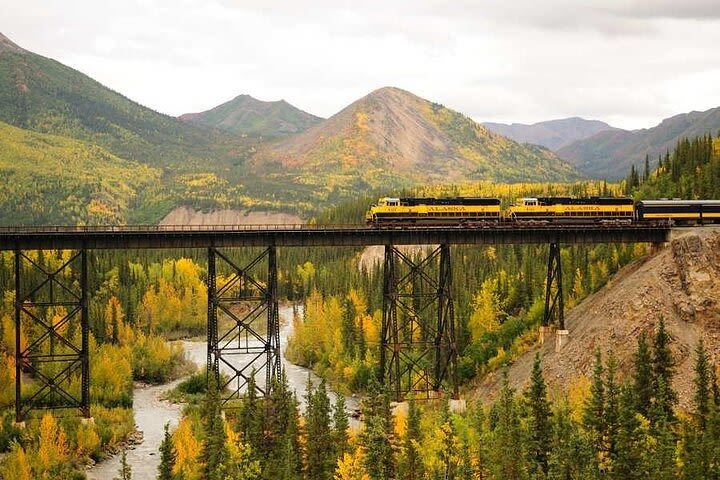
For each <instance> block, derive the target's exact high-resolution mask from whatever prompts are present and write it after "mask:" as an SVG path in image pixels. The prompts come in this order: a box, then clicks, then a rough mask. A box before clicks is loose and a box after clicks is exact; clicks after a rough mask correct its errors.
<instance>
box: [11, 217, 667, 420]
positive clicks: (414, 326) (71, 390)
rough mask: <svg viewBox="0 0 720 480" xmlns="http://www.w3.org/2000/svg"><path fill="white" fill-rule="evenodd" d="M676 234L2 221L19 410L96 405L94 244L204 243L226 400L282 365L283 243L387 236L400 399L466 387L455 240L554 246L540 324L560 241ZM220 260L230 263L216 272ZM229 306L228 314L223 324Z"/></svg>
mask: <svg viewBox="0 0 720 480" xmlns="http://www.w3.org/2000/svg"><path fill="white" fill-rule="evenodd" d="M669 235H670V225H668V224H665V223H656V224H624V225H618V224H609V225H602V224H587V225H583V224H570V225H568V224H524V225H518V224H512V225H509V224H508V225H505V224H488V225H480V226H473V227H471V228H469V227H456V226H448V227H410V228H407V227H405V228H376V227H364V226H359V225H323V226H314V225H243V226H238V225H232V226H225V225H222V226H164V225H162V226H79V227H69V226H42V227H0V251H13V252H14V259H15V262H14V273H15V275H14V280H15V285H14V290H15V303H14V313H15V327H16V328H15V331H16V338H15V339H16V352H17V354H16V365H15V366H16V377H15V378H16V385H15V386H16V391H15V393H16V402H15V408H16V412H15V413H16V420H17V421H18V422H20V421H23V420H24V419H25V418H26V417H27V415H28V414H29V413H30V412H31V411H33V410H36V409H42V408H51V409H55V408H75V409H79V410H80V412H81V413H82V415H84V416H86V417H87V416H89V415H90V375H91V372H90V369H89V325H90V319H89V310H88V303H89V291H88V275H89V272H88V252H89V251H91V250H100V249H113V250H131V249H174V248H202V249H207V262H208V263H207V271H208V278H207V285H208V312H207V319H208V330H207V342H208V351H207V372H208V378H212V377H214V378H216V379H217V380H220V378H221V376H220V371H221V370H220V367H221V365H222V366H223V371H224V372H228V371H229V372H230V375H229V378H228V379H227V380H226V381H225V382H224V383H223V384H221V386H222V387H224V392H225V397H224V400H225V402H229V401H231V400H233V399H236V398H238V397H239V396H240V395H241V394H242V392H243V391H244V389H245V387H246V386H247V382H248V380H249V377H250V375H251V372H250V371H249V366H248V365H249V364H248V360H249V361H250V364H255V363H254V362H258V361H259V362H261V363H260V364H261V370H263V372H262V373H264V383H261V382H258V385H257V388H258V391H259V393H260V394H267V393H268V391H269V390H270V388H271V384H272V381H273V379H275V378H277V377H278V376H279V375H280V355H281V353H280V338H279V319H278V300H279V299H278V276H277V248H278V247H328V246H345V247H361V246H370V245H380V246H384V247H385V256H384V262H383V316H382V325H381V332H380V350H379V361H380V365H379V368H378V377H379V380H380V381H381V382H382V383H383V384H384V385H386V387H387V388H388V391H389V392H391V393H392V395H393V397H394V398H395V400H398V401H399V400H402V399H403V398H405V396H407V395H408V394H410V393H412V394H414V395H416V396H418V395H419V396H422V395H426V396H427V398H430V397H434V396H438V395H440V394H441V392H442V391H447V392H448V393H449V394H450V395H452V396H454V397H456V396H457V394H458V382H457V377H456V359H457V354H458V352H457V345H456V340H455V318H454V307H453V297H452V284H451V283H452V282H451V279H452V274H451V272H452V265H451V261H450V258H451V257H450V247H451V246H452V245H505V244H547V245H549V246H550V249H549V256H548V270H547V272H548V274H547V280H546V297H545V315H544V319H543V326H549V325H556V326H557V327H558V328H559V329H564V312H563V292H562V268H561V264H560V245H561V244H596V243H663V242H666V241H668V239H669ZM402 245H428V246H432V247H431V248H429V249H428V250H427V253H426V254H425V256H424V257H422V258H420V259H418V258H416V257H412V258H411V257H410V256H408V255H406V254H403V253H402V251H401V250H400V249H398V248H396V247H397V246H402ZM235 247H262V248H261V252H260V253H259V254H257V255H255V256H254V257H253V258H252V259H251V260H250V261H249V262H247V263H242V264H241V263H239V262H238V261H236V260H234V257H233V256H232V255H229V254H228V249H230V248H235ZM34 250H38V251H43V250H67V251H71V252H69V253H68V254H67V255H66V256H64V257H63V260H64V261H63V262H61V264H59V265H56V266H54V267H52V268H49V267H48V266H47V265H43V264H42V263H41V262H39V261H38V260H37V255H32V254H29V253H28V252H30V251H34ZM218 267H221V270H222V271H223V272H230V273H229V274H227V273H225V274H223V275H220V274H219V273H218ZM5 288H6V289H8V288H9V286H5ZM221 316H222V317H223V318H227V319H229V320H230V321H229V322H220V321H219V317H221ZM227 325H230V326H227ZM78 328H79V330H78ZM27 332H31V333H32V335H24V334H26V333H27ZM253 368H254V367H253ZM258 373H260V372H259V371H258ZM28 374H29V375H31V377H32V384H33V386H34V387H35V388H34V390H33V391H31V392H25V391H23V388H22V387H23V384H22V382H23V378H24V376H26V375H28ZM78 377H79V382H78Z"/></svg>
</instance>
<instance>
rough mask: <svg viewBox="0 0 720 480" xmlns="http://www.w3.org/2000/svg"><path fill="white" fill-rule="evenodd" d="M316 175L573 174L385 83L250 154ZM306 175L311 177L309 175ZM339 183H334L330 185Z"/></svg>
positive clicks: (367, 181)
mask: <svg viewBox="0 0 720 480" xmlns="http://www.w3.org/2000/svg"><path fill="white" fill-rule="evenodd" d="M251 164H252V166H253V167H254V168H256V169H257V171H258V172H263V174H264V173H267V172H270V171H273V169H278V170H279V172H281V173H283V174H286V173H287V172H288V171H292V172H296V173H297V174H299V175H301V176H303V178H305V176H309V177H312V178H317V179H320V182H321V183H320V184H321V185H322V188H324V189H328V188H329V189H331V190H332V189H335V188H337V189H338V191H347V190H348V189H349V188H351V187H350V185H349V184H347V183H345V182H347V181H349V180H348V179H351V178H359V179H360V180H357V182H356V183H355V184H354V186H353V187H352V188H360V189H365V190H367V189H390V188H398V187H402V186H407V185H411V184H417V183H433V182H445V183H447V182H466V181H468V180H497V181H509V180H514V181H517V180H526V181H531V180H539V179H543V180H548V179H558V180H559V179H568V178H573V177H574V176H575V172H574V171H573V169H572V168H570V167H569V166H568V165H567V164H565V163H563V162H562V161H560V160H559V159H558V158H557V157H555V155H553V154H552V153H551V152H550V151H548V150H546V149H542V148H539V147H535V146H524V145H518V144H517V143H515V142H513V141H511V140H509V139H507V138H504V137H501V136H499V135H494V134H490V133H489V132H488V131H487V129H485V128H484V127H482V126H481V125H479V124H477V123H475V122H473V121H472V120H471V119H469V118H468V117H466V116H464V115H462V114H461V113H459V112H455V111H452V110H450V109H447V108H445V107H443V106H442V105H440V104H438V103H435V102H431V101H428V100H425V99H423V98H421V97H418V96H417V95H414V94H413V93H411V92H408V91H406V90H403V89H400V88H396V87H383V88H379V89H377V90H374V91H372V92H370V93H368V94H367V95H365V96H364V97H362V98H360V99H358V100H356V101H355V102H353V103H352V104H350V105H348V106H347V107H345V108H344V109H342V110H341V111H340V112H338V113H337V114H335V115H333V116H332V117H330V118H329V119H327V120H325V121H323V122H321V123H319V124H317V125H315V126H314V127H312V128H309V129H308V130H306V131H304V132H302V133H300V134H298V135H294V136H291V137H287V138H284V139H282V140H278V141H276V142H274V143H272V144H268V145H265V146H264V147H263V148H261V149H259V150H258V153H257V154H256V155H255V156H254V157H253V159H252V160H251ZM308 181H309V180H308ZM335 182H337V183H335Z"/></svg>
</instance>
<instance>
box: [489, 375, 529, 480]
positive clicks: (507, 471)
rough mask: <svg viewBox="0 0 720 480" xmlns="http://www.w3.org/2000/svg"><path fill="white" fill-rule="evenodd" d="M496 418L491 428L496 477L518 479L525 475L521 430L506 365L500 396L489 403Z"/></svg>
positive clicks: (517, 409)
mask: <svg viewBox="0 0 720 480" xmlns="http://www.w3.org/2000/svg"><path fill="white" fill-rule="evenodd" d="M493 409H494V410H495V412H494V416H496V418H497V420H496V422H494V423H495V428H494V429H493V432H492V433H493V446H492V459H493V470H494V473H495V477H497V478H514V479H522V478H526V477H527V465H526V462H525V456H524V455H523V434H522V429H521V426H520V412H519V408H518V404H517V401H516V399H515V392H514V390H513V389H512V388H510V384H509V382H508V376H507V369H505V370H504V372H503V383H502V388H501V390H500V399H499V400H498V401H497V403H496V404H495V405H494V406H493Z"/></svg>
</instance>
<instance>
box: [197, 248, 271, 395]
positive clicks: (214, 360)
mask: <svg viewBox="0 0 720 480" xmlns="http://www.w3.org/2000/svg"><path fill="white" fill-rule="evenodd" d="M218 263H220V265H221V266H224V267H225V268H226V269H229V270H230V274H229V275H228V276H218V271H217V270H218V269H217V267H218ZM263 265H266V268H267V277H266V279H260V278H259V277H258V274H261V273H262V267H263ZM218 282H220V283H218ZM207 285H208V335H207V338H208V340H207V342H208V351H207V378H208V381H209V380H210V379H214V380H215V381H216V382H217V385H218V386H219V388H220V391H221V392H229V393H223V397H222V401H223V404H225V403H227V402H229V401H231V400H235V399H238V398H240V397H241V396H242V395H243V394H244V391H245V388H246V387H247V384H248V381H249V379H250V376H251V375H253V374H255V373H256V372H264V374H265V375H264V377H265V378H264V382H257V383H256V389H257V391H258V393H260V394H261V395H267V394H268V393H269V391H270V387H271V384H272V380H273V378H279V376H280V321H279V313H278V286H277V255H276V250H275V247H274V246H270V247H267V248H266V249H264V250H263V251H262V252H261V253H260V254H259V255H257V256H256V257H254V258H252V259H251V260H250V261H249V262H248V263H247V264H245V265H243V266H239V265H238V264H237V263H236V262H235V261H233V260H232V259H230V258H229V256H228V255H226V254H225V253H223V252H221V251H220V250H219V249H217V248H214V247H210V248H209V249H208V282H207ZM219 314H220V315H222V316H223V319H228V320H229V322H227V321H221V320H223V319H221V318H220V317H219ZM228 323H229V325H228ZM221 370H222V371H224V372H230V373H229V378H228V379H227V380H226V381H224V382H222V381H221V376H220V373H221Z"/></svg>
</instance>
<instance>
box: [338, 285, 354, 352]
mask: <svg viewBox="0 0 720 480" xmlns="http://www.w3.org/2000/svg"><path fill="white" fill-rule="evenodd" d="M340 336H341V337H342V342H343V350H344V352H345V354H346V355H347V356H348V357H349V358H352V357H353V356H354V354H355V348H356V345H357V342H356V338H355V337H356V331H355V304H354V303H353V302H352V300H351V299H350V298H349V297H347V298H345V302H344V303H343V313H342V323H341V325H340Z"/></svg>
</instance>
